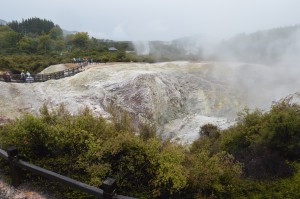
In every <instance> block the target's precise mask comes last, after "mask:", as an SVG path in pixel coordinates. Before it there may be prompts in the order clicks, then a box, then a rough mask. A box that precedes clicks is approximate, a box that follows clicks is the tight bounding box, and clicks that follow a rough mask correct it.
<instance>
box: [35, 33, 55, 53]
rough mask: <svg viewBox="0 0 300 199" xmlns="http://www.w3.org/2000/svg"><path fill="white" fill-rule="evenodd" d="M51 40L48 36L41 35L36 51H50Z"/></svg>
mask: <svg viewBox="0 0 300 199" xmlns="http://www.w3.org/2000/svg"><path fill="white" fill-rule="evenodd" d="M51 44H52V40H51V38H50V36H49V35H42V36H40V37H39V40H38V50H44V51H48V50H50V49H51V47H52V46H51Z"/></svg>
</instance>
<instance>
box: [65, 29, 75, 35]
mask: <svg viewBox="0 0 300 199" xmlns="http://www.w3.org/2000/svg"><path fill="white" fill-rule="evenodd" d="M62 31H63V35H64V36H67V35H74V34H76V33H77V32H78V31H70V30H65V29H62Z"/></svg>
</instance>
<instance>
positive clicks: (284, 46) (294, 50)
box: [215, 25, 300, 64]
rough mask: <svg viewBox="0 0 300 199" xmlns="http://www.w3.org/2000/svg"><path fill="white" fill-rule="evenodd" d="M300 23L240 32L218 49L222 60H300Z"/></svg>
mask: <svg viewBox="0 0 300 199" xmlns="http://www.w3.org/2000/svg"><path fill="white" fill-rule="evenodd" d="M299 52H300V25H296V26H288V27H281V28H274V29H270V30H265V31H258V32H255V33H251V34H239V35H237V36H235V37H233V38H231V39H228V40H226V41H223V42H222V43H221V44H220V45H219V46H218V47H217V49H216V52H215V54H216V56H217V57H218V58H220V59H222V60H230V61H242V62H248V63H263V64H274V63H287V62H295V61H296V60H299Z"/></svg>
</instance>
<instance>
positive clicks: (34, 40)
mask: <svg viewBox="0 0 300 199" xmlns="http://www.w3.org/2000/svg"><path fill="white" fill-rule="evenodd" d="M110 47H115V48H116V49H118V51H117V52H110V51H109V50H108V49H109V48H110ZM126 51H131V53H126ZM0 55H1V57H0V71H1V70H10V71H12V72H13V73H18V72H20V71H22V70H28V71H30V72H33V73H36V72H39V71H41V70H43V69H44V68H45V67H48V66H49V65H52V64H58V63H68V62H71V61H72V60H73V58H76V59H78V58H79V57H80V58H81V60H82V59H84V58H85V59H88V60H93V62H129V61H151V59H150V58H149V57H146V56H144V57H142V56H137V55H136V54H135V53H134V48H133V45H132V43H131V42H129V41H128V42H127V41H112V40H104V39H96V38H94V37H90V36H89V35H88V33H86V32H76V33H75V34H69V35H64V34H63V30H62V29H61V28H60V26H59V25H56V24H54V23H53V22H52V21H50V20H46V19H40V18H30V19H25V20H24V19H23V20H22V21H21V22H18V21H12V22H9V23H7V24H6V25H0Z"/></svg>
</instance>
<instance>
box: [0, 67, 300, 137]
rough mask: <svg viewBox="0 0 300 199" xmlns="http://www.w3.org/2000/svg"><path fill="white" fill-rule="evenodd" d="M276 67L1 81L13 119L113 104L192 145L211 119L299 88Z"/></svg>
mask: <svg viewBox="0 0 300 199" xmlns="http://www.w3.org/2000/svg"><path fill="white" fill-rule="evenodd" d="M56 67H57V66H51V71H53V70H54V69H55V68H56ZM57 68H59V69H60V68H61V65H60V66H59V67H57ZM277 69H278V68H277ZM277 69H276V67H268V66H262V65H253V64H243V63H190V62H166V63H155V64H147V63H115V64H95V65H89V66H88V67H87V68H86V70H85V71H83V72H81V73H79V74H76V75H74V76H72V77H67V78H64V79H60V80H50V81H47V82H42V83H28V84H20V83H5V82H0V86H1V91H0V104H1V110H0V116H2V117H5V118H11V119H14V118H16V117H19V116H20V115H22V113H24V112H30V113H34V114H38V112H39V108H40V107H41V106H42V105H43V104H47V105H49V106H50V107H52V108H55V107H57V106H58V105H60V104H61V103H63V104H65V105H66V107H67V108H68V110H69V111H70V112H71V113H74V114H76V113H77V112H78V110H79V109H81V108H84V107H89V108H90V109H91V110H92V111H93V112H94V113H95V114H97V115H102V116H104V117H109V113H108V112H107V111H106V110H107V109H108V107H109V106H111V105H113V106H115V107H117V108H119V109H123V110H126V111H128V112H130V113H132V114H134V115H135V116H136V118H139V119H140V120H142V121H147V122H151V123H154V124H156V126H157V127H158V133H159V135H160V136H161V137H163V138H171V139H174V140H177V141H179V142H183V143H191V142H192V141H193V140H195V139H196V138H197V137H198V131H199V127H200V126H201V125H203V124H205V123H213V124H216V125H218V126H220V127H221V128H226V127H228V126H229V125H230V124H232V122H233V121H234V119H235V117H236V113H237V112H238V111H241V110H242V109H243V108H245V107H249V108H260V109H266V108H268V107H270V105H271V103H272V101H273V100H276V99H280V98H282V97H284V96H286V95H288V94H290V93H293V92H297V86H296V85H297V84H298V85H299V83H300V82H299V81H300V80H298V78H294V79H293V78H292V79H291V76H289V79H286V80H288V81H285V79H284V77H283V76H282V73H280V70H279V72H278V70H277ZM47 70H49V68H48V69H47ZM258 71H259V72H258ZM274 71H277V72H276V73H274ZM265 74H268V75H265ZM270 74H271V75H273V77H271V76H270ZM274 74H275V75H274ZM276 74H277V75H280V76H281V80H282V81H278V77H277V76H276Z"/></svg>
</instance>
